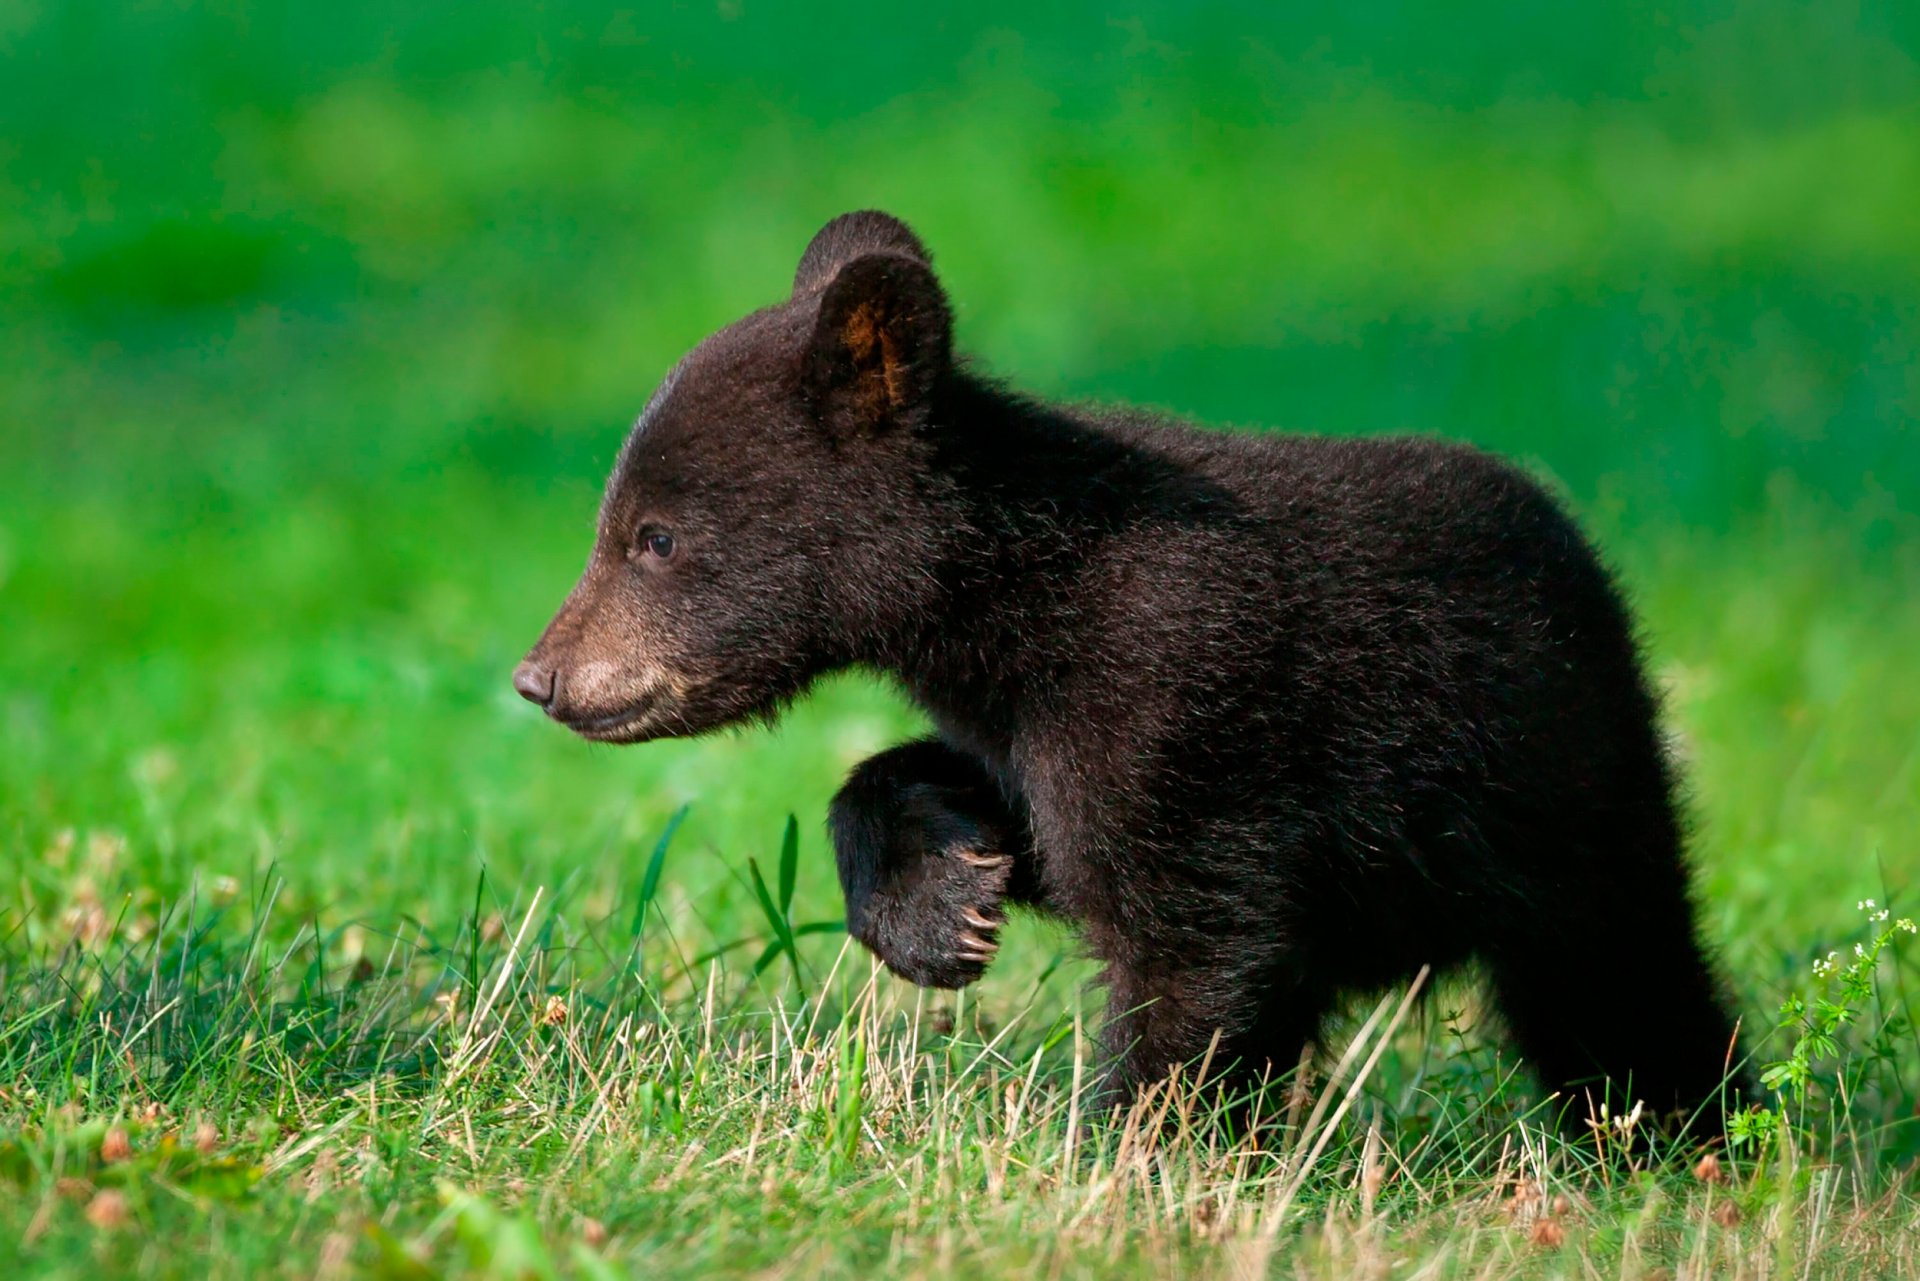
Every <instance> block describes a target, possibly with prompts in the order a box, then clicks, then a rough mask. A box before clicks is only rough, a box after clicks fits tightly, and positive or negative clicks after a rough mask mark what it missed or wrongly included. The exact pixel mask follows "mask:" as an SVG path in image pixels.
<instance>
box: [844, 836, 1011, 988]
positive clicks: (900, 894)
mask: <svg viewBox="0 0 1920 1281" xmlns="http://www.w3.org/2000/svg"><path fill="white" fill-rule="evenodd" d="M1011 868H1012V860H1011V859H1009V858H1008V857H1007V856H1006V855H1004V854H996V853H989V852H985V851H981V850H976V849H971V848H967V847H957V848H953V849H949V850H946V851H943V852H942V853H940V854H937V855H931V856H928V857H927V858H925V859H923V860H921V862H920V864H919V866H918V867H917V868H916V869H915V870H916V872H917V873H918V874H917V875H914V876H912V877H905V878H901V880H900V881H897V882H895V883H893V884H889V885H885V886H882V887H880V888H878V889H876V890H875V891H874V893H873V895H872V897H870V898H869V899H868V900H867V902H866V903H865V904H863V905H862V908H863V910H862V911H861V912H860V913H859V917H860V919H859V920H858V921H857V923H855V926H854V937H855V938H858V939H859V940H860V941H861V942H862V943H864V944H866V945H867V947H868V948H869V949H871V950H872V952H873V953H874V955H876V956H878V957H879V958H880V960H881V961H882V962H883V963H884V964H885V965H886V967H887V968H888V969H889V970H892V971H893V972H894V973H895V974H898V975H899V976H900V977H901V978H903V979H906V980H907V981H908V982H910V983H915V984H918V985H919V986H921V987H937V988H962V987H966V986H967V985H968V984H970V983H972V982H974V981H975V980H977V979H978V978H979V977H980V976H981V975H982V974H984V973H985V972H986V968H987V965H988V963H990V962H991V961H992V960H993V958H994V954H995V953H997V952H998V951H999V950H1000V927H1001V925H1002V924H1003V923H1004V920H1005V918H1004V917H1003V916H1002V914H1001V904H1002V903H1003V901H1004V899H1005V897H1006V886H1007V876H1008V873H1009V871H1010V870H1011Z"/></svg>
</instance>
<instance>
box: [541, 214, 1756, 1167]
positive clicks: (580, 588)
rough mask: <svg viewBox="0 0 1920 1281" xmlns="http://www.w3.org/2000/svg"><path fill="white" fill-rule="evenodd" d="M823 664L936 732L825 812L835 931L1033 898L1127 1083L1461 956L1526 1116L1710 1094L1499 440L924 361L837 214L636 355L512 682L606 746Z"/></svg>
mask: <svg viewBox="0 0 1920 1281" xmlns="http://www.w3.org/2000/svg"><path fill="white" fill-rule="evenodd" d="M849 667H859V668H864V669H868V670H871V671H874V672H878V673H884V674H886V675H887V676H889V677H891V678H892V679H893V680H895V681H897V682H898V683H899V685H900V686H901V687H902V688H903V689H904V690H905V691H906V692H907V693H908V694H909V695H910V696H911V698H912V699H913V701H914V702H915V703H917V704H918V705H919V706H920V707H921V708H922V709H924V711H925V712H926V714H927V716H928V717H929V719H930V720H931V722H932V724H933V726H934V727H935V730H936V732H935V734H934V735H933V736H932V737H929V738H927V739H924V740H922V741H918V742H912V743H907V744H904V745H901V746H898V747H895V748H893V749H891V750H889V751H885V752H882V753H880V754H879V755H877V756H875V757H874V758H872V759H871V760H868V761H866V762H865V763H864V764H862V765H860V766H859V767H858V768H856V769H855V770H854V771H853V774H852V777H851V778H850V779H849V780H848V781H847V784H846V786H845V787H844V788H843V789H842V790H841V791H840V793H839V794H838V795H837V796H836V797H835V798H834V800H833V803H832V806H831V812H830V825H831V830H832V836H833V844H834V848H835V851H836V855H837V861H838V864H839V872H840V879H841V883H842V886H843V888H844V889H845V892H846V898H847V926H848V929H849V930H850V931H851V932H852V933H853V934H854V936H855V937H857V938H858V939H860V941H861V942H862V943H864V944H865V945H866V946H867V947H869V948H871V949H872V950H873V951H874V952H875V953H876V954H877V955H878V956H879V957H880V959H881V960H882V961H884V962H885V963H886V964H887V965H888V966H889V967H890V968H891V969H893V970H894V971H895V972H896V973H898V974H900V975H902V976H904V977H905V978H908V979H910V980H912V981H913V982H915V983H920V984H924V985H929V986H935V987H960V986H962V985H964V984H967V983H971V982H972V981H973V980H975V979H977V978H978V977H979V976H980V974H981V972H982V971H983V970H984V968H985V967H986V966H987V964H988V963H989V962H990V961H991V960H992V958H993V955H994V951H995V949H996V947H997V945H998V940H997V931H998V929H999V927H1000V925H1001V923H1002V921H1003V920H1004V919H1005V913H1006V912H1007V910H1008V909H1009V908H1010V907H1012V906H1015V905H1021V906H1025V907H1028V908H1033V909H1037V910H1039V911H1042V912H1047V913H1051V914H1054V915H1057V916H1060V917H1063V918H1066V919H1067V920H1069V921H1072V922H1074V923H1075V924H1076V925H1077V926H1078V928H1079V929H1080V931H1081V932H1082V934H1083V935H1084V938H1085V941H1086V944H1087V946H1088V947H1089V948H1090V950H1091V951H1092V952H1093V953H1094V954H1095V955H1096V956H1098V957H1099V958H1100V960H1101V961H1103V962H1104V966H1105V969H1104V983H1105V986H1106V988H1107V991H1108V995H1109V1001H1110V1011H1109V1015H1108V1018H1107V1020H1106V1024H1105V1031H1104V1034H1103V1035H1104V1039H1105V1042H1106V1045H1107V1049H1108V1052H1109V1054H1110V1056H1111V1058H1112V1060H1113V1063H1114V1071H1115V1079H1116V1080H1117V1082H1118V1084H1119V1085H1120V1086H1122V1087H1123V1088H1138V1087H1140V1086H1142V1085H1145V1084H1147V1083H1149V1082H1152V1081H1154V1080H1156V1079H1159V1078H1161V1077H1163V1076H1164V1075H1165V1074H1166V1073H1167V1072H1168V1070H1169V1069H1171V1068H1173V1067H1175V1066H1177V1065H1180V1064H1183V1063H1187V1062H1190V1061H1192V1060H1196V1059H1198V1058H1200V1057H1201V1056H1202V1055H1203V1054H1204V1053H1205V1052H1206V1051H1207V1049H1208V1047H1209V1044H1210V1043H1211V1042H1212V1041H1213V1040H1214V1038H1215V1037H1216V1036H1218V1038H1219V1042H1220V1044H1219V1048H1218V1050H1216V1052H1215V1055H1214V1060H1213V1061H1214V1062H1215V1063H1216V1064H1219V1063H1226V1064H1231V1065H1232V1066H1231V1067H1230V1068H1229V1069H1227V1070H1228V1071H1229V1072H1233V1073H1238V1074H1240V1077H1241V1079H1243V1080H1248V1079H1252V1078H1254V1077H1257V1076H1258V1075H1260V1074H1262V1073H1265V1072H1268V1071H1270V1070H1285V1069H1286V1068H1288V1067H1291V1066H1292V1065H1293V1064H1294V1063H1295V1062H1296V1061H1297V1059H1298V1057H1299V1054H1300V1052H1301V1050H1302V1048H1303V1046H1304V1045H1305V1044H1306V1043H1307V1042H1308V1041H1310V1040H1312V1039H1313V1038H1314V1036H1315V1034H1316V1030H1317V1028H1318V1026H1319V1024H1320V1021H1321V1019H1322V1018H1323V1017H1324V1016H1325V1015H1326V1014H1327V1013H1328V1012H1329V1010H1330V1009H1332V1008H1333V1007H1334V1005H1335V1004H1336V1002H1337V1001H1338V1000H1339V999H1340V997H1341V995H1342V994H1343V993H1345V992H1348V991H1352V990H1356V989H1369V988H1379V987H1382V986H1384V985H1388V984H1392V983H1396V982H1399V981H1403V980H1405V979H1407V978H1409V977H1410V976H1411V975H1413V974H1414V973H1416V972H1417V971H1418V969H1419V967H1421V966H1422V965H1431V966H1433V967H1435V968H1444V967H1448V966H1453V965H1457V964H1460V963H1464V962H1467V961H1469V960H1477V961H1478V962H1479V963H1480V965H1481V967H1482V968H1483V969H1484V971H1485V973H1486V974H1487V976H1488V978H1489V979H1490V981H1491V983H1492V987H1493V990H1494V996H1495V998H1496V1003H1497V1006H1498V1009H1499V1012H1500V1014H1501V1016H1502V1020H1503V1023H1504V1025H1505V1027H1506V1029H1507V1030H1508V1031H1509V1033H1510V1034H1511V1037H1512V1039H1513V1041H1514V1043H1515V1044H1516V1045H1517V1047H1518V1048H1519V1050H1520V1051H1521V1052H1522V1053H1523V1054H1524V1056H1525V1057H1526V1058H1527V1060H1529V1061H1530V1063H1531V1064H1532V1066H1533V1068H1534V1069H1535V1070H1537V1072H1538V1073H1539V1075H1540V1077H1541V1079H1542V1081H1543V1083H1544V1084H1545V1085H1546V1086H1547V1087H1548V1088H1550V1089H1553V1090H1557V1091H1561V1092H1563V1093H1562V1101H1563V1107H1564V1108H1565V1110H1566V1112H1565V1114H1566V1115H1567V1116H1568V1117H1569V1118H1570V1119H1572V1120H1575V1121H1577V1119H1578V1118H1579V1117H1584V1116H1585V1115H1586V1114H1587V1109H1588V1108H1589V1107H1590V1106H1595V1105H1597V1104H1598V1103H1599V1102H1600V1101H1601V1100H1611V1102H1612V1104H1613V1106H1614V1107H1615V1108H1616V1109H1617V1108H1620V1107H1623V1106H1627V1105H1630V1103H1631V1102H1633V1101H1636V1100H1638V1101H1644V1102H1645V1103H1646V1105H1647V1107H1648V1110H1649V1111H1651V1112H1654V1113H1659V1114H1666V1115H1669V1116H1673V1117H1681V1118H1684V1117H1688V1116H1692V1117H1694V1118H1695V1124H1696V1126H1697V1127H1698V1128H1701V1129H1707V1130H1710V1129H1712V1128H1713V1127H1714V1126H1716V1125H1717V1124H1718V1123H1719V1116H1720V1112H1719V1107H1718V1103H1719V1096H1720V1091H1721V1088H1722V1082H1723V1078H1724V1077H1725V1075H1726V1073H1727V1069H1728V1066H1729V1063H1730V1062H1731V1061H1732V1060H1733V1059H1734V1058H1735V1057H1736V1056H1735V1054H1734V1032H1733V1025H1732V1021H1731V1019H1730V1018H1729V1016H1728V1013H1727V1010H1726V1008H1725V1007H1724V1006H1723V1004H1722V1002H1721V999H1720V996H1719V994H1718V991H1717V985H1716V982H1715V979H1714V976H1713V974H1712V971H1711V969H1710V967H1709V965H1708V963H1707V961H1706V960H1705V958H1704V957H1703V955H1702V952H1701V948H1700V945H1699V942H1698V940H1697V938H1696V935H1695V930H1694V922H1693V913H1692V910H1691V906H1690V902H1689V895H1688V885H1687V872H1686V866H1685V862H1684V859H1683V851H1682V840H1681V825H1680V822H1679V819H1678V817H1677V814H1676V807H1675V802H1674V795H1673V793H1674V785H1673V780H1672V778H1671V776H1670V772H1669V767H1668V763H1667V760H1666V757H1665V755H1664V754H1663V752H1662V747H1661V740H1660V735H1659V731H1658V729H1657V726H1656V722H1655V712H1656V708H1655V702H1654V698H1653V696H1652V694H1651V692H1650V691H1649V688H1648V685H1647V681H1646V678H1645V676H1644V674H1643V672H1642V670H1641V665H1640V661H1639V658H1638V656H1637V654H1636V652H1635V646H1634V640H1633V633H1632V625H1631V621H1630V619H1629V617H1628V614H1627V611H1626V609H1625V607H1624V605H1623V603H1622V600H1621V597H1620V594H1619V592H1618V590H1617V589H1616V587H1615V585H1614V584H1613V582H1612V581H1611V579H1610V578H1609V576H1608V574H1607V572H1606V570H1605V569H1604V568H1603V567H1602V565H1601V563H1600V561H1599V559H1598V558H1597V557H1596V555H1595V553H1594V551H1593V549H1592V548H1591V547H1590V546H1589V545H1588V544H1587V542H1586V541H1585V540H1584V539H1583V538H1582V536H1581V534H1580V532H1579V531H1578V529H1576V528H1575V526H1574V524H1573V522H1572V521H1571V520H1570V519H1569V517H1568V516H1567V514H1566V513H1565V512H1564V511H1563V510H1561V508H1560V507H1559V505H1558V504H1556V503H1555V501H1554V500H1553V499H1552V498H1550V497H1549V496H1548V495H1547V494H1546V493H1544V492H1543V491H1542V489H1541V488H1540V486H1538V485H1537V484H1535V483H1534V482H1533V481H1532V480H1530V479H1529V478H1528V477H1527V476H1525V475H1524V474H1522V473H1521V472H1520V471H1518V470H1516V469H1515V468H1513V467H1511V466H1508V465H1507V464H1505V463H1503V462H1501V461H1499V460H1497V459H1495V458H1492V457H1490V456H1488V455H1486V454H1484V453H1481V452H1478V451H1476V450H1474V449H1471V448H1467V447H1464V446H1460V445H1454V444H1446V443H1442V442H1439V441H1435V440H1427V439H1419V438H1397V439H1394V438H1388V439H1368V440H1348V439H1331V438H1320V437H1313V436H1301V435H1280V434H1268V435H1244V434H1229V433H1221V432H1211V431H1203V430H1198V429H1194V428H1191V427H1188V426H1185V425H1182V424H1180V423H1177V422H1170V421H1167V420H1165V419H1163V418H1159V417H1156V416H1153V415H1150V414H1146V413H1141V412H1136V411H1132V410H1114V409H1086V408H1080V407H1063V406H1056V405H1049V404H1045V403H1042V402H1040V401H1037V400H1033V399H1030V398H1028V397H1025V396H1022V395H1020V394H1018V393H1017V392H1014V391H1011V390H1009V389H1007V388H1006V387H1004V386H1002V385H1001V384H999V383H997V382H994V381H992V380H991V379H989V378H988V377H986V376H984V375H983V374H981V373H980V372H978V371H977V370H976V369H975V368H973V367H972V366H970V365H968V364H967V363H965V362H964V361H962V360H961V359H959V358H958V357H957V356H956V354H955V352H954V349H953V340H952V312H951V309H950V307H949V305H948V301H947V297H946V294H945V292H944V291H943V290H942V288H941V284H940V281H939V279H938V278H937V277H936V276H935V274H934V271H933V267H932V259H931V256H930V255H929V254H928V252H927V250H926V248H925V246H923V245H922V244H921V242H920V240H919V239H918V238H917V237H916V236H915V235H914V233H913V232H912V231H910V230H909V229H908V228H907V227H906V226H905V225H904V224H902V223H901V222H899V221H897V220H896V219H894V218H891V217H889V216H887V215H885V214H881V213H874V212H862V213H852V214H847V215H845V216H843V217H840V218H836V219H835V220H833V221H832V222H830V223H828V224H827V225H826V227H824V228H823V229H822V230H821V231H820V233H819V234H818V235H816V236H815V237H814V238H813V241H812V243H810V244H809V245H808V246H807V248H806V252H805V253H804V254H803V255H802V257H801V259H800V265H799V270H798V271H797V272H796V274H795V276H794V281H793V287H792V289H791V291H790V292H789V294H788V296H787V297H786V298H784V299H783V300H781V301H779V302H777V303H775V304H773V305H772V306H770V307H767V308H765V309H764V310H761V311H757V312H754V313H753V314H751V315H749V316H747V317H745V318H744V319H742V320H739V321H737V322H735V323H734V324H732V325H729V326H728V327H727V328H725V329H723V330H721V331H720V332H718V333H716V334H714V335H713V336H712V337H710V338H708V339H706V340H705V341H704V342H702V343H701V344H700V345H699V346H697V347H696V348H694V350H693V351H692V352H691V353H689V354H688V355H687V356H686V358H685V359H683V360H682V361H681V362H680V363H679V365H678V366H676V367H675V368H674V369H673V370H672V371H671V372H670V373H669V374H668V375H667V376H666V378H665V380H664V381H663V382H662V383H661V384H660V386H659V389H658V390H657V391H655V392H654V394H653V397H652V399H651V400H650V401H649V402H648V404H647V406H646V408H645V410H644V412H643V413H641V415H640V417H639V420H638V421H637V422H636V423H635V425H634V427H633V430H632V433H631V435H630V436H629V437H628V439H627V441H626V444H625V446H624V447H623V448H622V449H621V451H620V455H619V458H618V460H617V461H616V462H615V464H614V468H613V474H612V478H611V479H610V481H609V482H608V485H607V490H606V496H605V499H604V501H603V503H602V505H601V509H600V515H599V527H598V533H597V536H596V538H595V541H594V545H593V551H592V555H591V557H590V559H589V561H588V563H587V567H586V570H585V572H584V573H583V575H582V576H581V578H580V581H579V583H578V585H576V586H575V587H574V589H573V591H572V593H571V594H570V595H569V596H568V597H567V599H566V602H565V603H564V604H563V605H562V606H561V608H560V611H559V613H558V614H557V615H556V616H555V618H554V619H553V621H552V623H551V624H550V625H549V626H548V627H547V630H546V632H545V634H544V635H543V636H542V637H541V638H540V641H539V643H538V644H537V645H535V646H534V648H533V651H532V652H531V653H530V654H529V655H528V657H527V659H526V660H525V661H524V662H523V663H522V664H521V665H520V667H519V668H518V670H517V671H516V672H515V673H514V686H515V688H516V689H517V690H519V692H520V693H521V694H522V695H524V696H525V697H526V698H528V699H529V700H531V701H533V702H535V703H537V704H539V705H540V706H541V707H543V708H544V709H545V710H546V712H547V713H548V714H549V715H550V716H552V717H553V718H554V719H556V720H558V721H560V722H561V723H562V724H564V725H566V726H568V727H569V728H571V729H573V730H574V731H575V732H577V733H579V734H580V735H582V736H584V737H586V738H589V739H593V740H596V741H600V742H611V743H637V742H642V741H645V740H649V739H656V738H665V737H674V736H681V735H691V734H701V733H705V732H707V731H710V730H714V729H717V728H719V727H721V726H725V725H729V724H733V723H736V722H740V721H742V720H745V719H751V718H770V717H772V716H773V715H775V714H776V713H777V711H778V710H779V709H780V708H781V707H782V706H783V705H784V704H785V703H786V702H787V701H788V700H790V699H792V698H794V697H795V696H797V695H798V694H800V693H801V692H802V691H803V690H805V689H806V688H807V686H808V684H809V683H810V682H812V681H813V680H814V679H815V678H817V677H819V676H821V675H822V674H824V673H828V672H832V671H836V670H839V669H843V668H849ZM1576 1114H1577V1115H1576Z"/></svg>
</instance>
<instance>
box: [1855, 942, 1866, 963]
mask: <svg viewBox="0 0 1920 1281" xmlns="http://www.w3.org/2000/svg"><path fill="white" fill-rule="evenodd" d="M1853 954H1854V955H1855V956H1857V957H1859V958H1860V959H1861V960H1863V961H1864V960H1866V959H1867V945H1866V944H1864V943H1855V944H1854V945H1853Z"/></svg>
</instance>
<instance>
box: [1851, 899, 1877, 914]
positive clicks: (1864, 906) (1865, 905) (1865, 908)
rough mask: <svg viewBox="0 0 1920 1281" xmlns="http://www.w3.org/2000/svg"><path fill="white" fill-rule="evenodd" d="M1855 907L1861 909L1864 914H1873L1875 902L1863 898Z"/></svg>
mask: <svg viewBox="0 0 1920 1281" xmlns="http://www.w3.org/2000/svg"><path fill="white" fill-rule="evenodd" d="M1854 906H1855V907H1857V908H1859V909H1860V910H1861V911H1862V912H1871V911H1872V910H1873V900H1872V899H1870V898H1863V899H1861V900H1860V901H1859V902H1858V903H1855V904H1854Z"/></svg>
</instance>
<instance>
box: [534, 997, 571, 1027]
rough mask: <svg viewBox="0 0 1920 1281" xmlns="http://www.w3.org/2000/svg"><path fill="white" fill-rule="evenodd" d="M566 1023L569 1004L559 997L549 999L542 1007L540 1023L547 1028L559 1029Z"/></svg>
mask: <svg viewBox="0 0 1920 1281" xmlns="http://www.w3.org/2000/svg"><path fill="white" fill-rule="evenodd" d="M566 1021H567V1003H566V1002H565V1001H563V1000H561V999H560V998H559V997H557V996H550V997H548V998H547V1003H546V1004H545V1005H543V1006H541V1007H540V1022H541V1023H543V1024H545V1025H546V1026H547V1027H558V1026H559V1025H560V1024H562V1023H565V1022H566Z"/></svg>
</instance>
